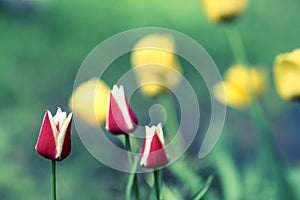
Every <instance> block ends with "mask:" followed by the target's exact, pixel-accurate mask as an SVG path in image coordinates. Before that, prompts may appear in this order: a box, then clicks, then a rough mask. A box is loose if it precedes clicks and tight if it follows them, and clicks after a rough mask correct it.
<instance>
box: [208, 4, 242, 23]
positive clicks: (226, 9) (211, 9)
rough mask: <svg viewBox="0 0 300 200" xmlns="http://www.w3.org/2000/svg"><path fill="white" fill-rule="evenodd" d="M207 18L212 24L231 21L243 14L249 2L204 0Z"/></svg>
mask: <svg viewBox="0 0 300 200" xmlns="http://www.w3.org/2000/svg"><path fill="white" fill-rule="evenodd" d="M202 3H203V6H204V10H205V12H206V14H207V17H208V19H209V20H211V21H212V22H222V21H229V20H232V19H234V18H236V17H237V16H239V15H240V14H242V13H243V12H244V10H245V8H246V6H247V3H248V0H202Z"/></svg>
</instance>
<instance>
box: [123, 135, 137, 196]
mask: <svg viewBox="0 0 300 200" xmlns="http://www.w3.org/2000/svg"><path fill="white" fill-rule="evenodd" d="M125 147H126V150H127V151H129V152H131V144H130V138H129V134H125ZM128 159H129V163H130V166H131V165H132V164H131V163H132V162H131V157H129V158H128ZM131 167H132V166H131ZM133 188H134V192H135V199H136V200H138V199H140V192H139V185H138V178H137V175H136V174H135V175H134V179H133ZM129 192H130V191H129ZM126 196H129V197H130V194H129V195H128V194H127V195H126Z"/></svg>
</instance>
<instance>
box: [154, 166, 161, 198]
mask: <svg viewBox="0 0 300 200" xmlns="http://www.w3.org/2000/svg"><path fill="white" fill-rule="evenodd" d="M153 174H154V184H155V191H156V199H157V200H160V189H161V173H160V170H159V169H157V170H154V171H153Z"/></svg>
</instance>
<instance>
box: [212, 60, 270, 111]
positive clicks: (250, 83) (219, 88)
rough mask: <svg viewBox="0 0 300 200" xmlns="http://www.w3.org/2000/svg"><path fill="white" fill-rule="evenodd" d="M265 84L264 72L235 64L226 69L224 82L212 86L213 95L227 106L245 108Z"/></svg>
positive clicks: (263, 88) (259, 93)
mask: <svg viewBox="0 0 300 200" xmlns="http://www.w3.org/2000/svg"><path fill="white" fill-rule="evenodd" d="M265 86H266V75H265V73H263V72H262V71H259V70H258V69H255V68H252V67H251V68H247V67H246V66H243V65H239V64H237V65H234V66H232V67H230V68H229V69H228V70H227V72H226V73H225V75H224V82H221V83H218V84H217V85H216V86H215V87H214V96H215V97H216V99H218V100H219V101H221V102H222V103H225V104H227V105H229V106H232V107H235V108H246V107H248V106H249V105H250V104H251V103H252V101H253V99H254V98H255V97H259V96H261V95H262V93H263V92H264V90H265ZM223 89H224V92H225V96H224V95H223V94H224V92H223Z"/></svg>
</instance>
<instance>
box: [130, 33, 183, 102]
mask: <svg viewBox="0 0 300 200" xmlns="http://www.w3.org/2000/svg"><path fill="white" fill-rule="evenodd" d="M133 49H134V51H133V52H132V54H131V63H132V67H134V68H138V67H142V68H139V69H137V70H135V72H136V76H137V79H138V81H139V82H140V85H142V87H141V91H142V92H143V93H144V94H145V95H148V96H155V95H158V94H160V93H162V92H164V91H165V89H166V88H174V87H175V86H176V85H177V84H178V82H179V80H180V76H179V72H180V71H181V69H180V66H179V63H178V61H177V59H176V54H174V53H173V52H174V50H175V41H174V39H173V38H172V37H170V36H169V35H163V34H152V35H148V36H146V37H143V38H142V39H141V40H139V41H138V42H137V43H136V44H135V46H134V48H133ZM176 72H178V73H176Z"/></svg>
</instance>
